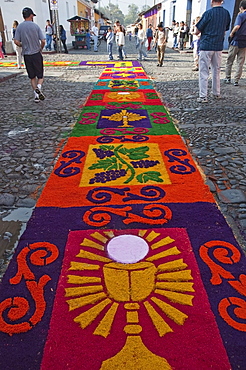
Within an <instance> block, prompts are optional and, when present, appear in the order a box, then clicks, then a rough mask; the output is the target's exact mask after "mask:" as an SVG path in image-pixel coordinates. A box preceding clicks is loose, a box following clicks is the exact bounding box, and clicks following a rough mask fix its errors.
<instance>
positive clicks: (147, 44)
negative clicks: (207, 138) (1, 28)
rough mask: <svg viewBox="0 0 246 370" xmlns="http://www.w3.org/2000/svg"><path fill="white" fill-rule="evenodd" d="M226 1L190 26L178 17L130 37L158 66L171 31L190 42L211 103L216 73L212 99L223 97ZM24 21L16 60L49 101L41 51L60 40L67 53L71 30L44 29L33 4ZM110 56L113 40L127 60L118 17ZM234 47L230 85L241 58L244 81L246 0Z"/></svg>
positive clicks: (93, 33) (94, 32)
mask: <svg viewBox="0 0 246 370" xmlns="http://www.w3.org/2000/svg"><path fill="white" fill-rule="evenodd" d="M222 4H223V1H222V0H211V9H209V10H207V11H205V12H204V13H203V15H202V16H201V17H200V16H198V17H197V18H196V19H195V20H194V21H193V22H192V25H191V27H190V28H189V27H188V25H187V24H186V23H185V22H180V23H179V22H176V21H173V22H172V25H171V26H170V27H164V26H163V23H159V24H158V26H157V28H156V29H154V28H153V27H152V25H151V24H150V25H149V26H148V28H147V30H146V31H144V29H143V25H142V24H141V23H139V24H137V25H136V27H135V29H134V32H133V33H132V32H130V33H129V35H128V36H129V41H130V42H131V41H132V38H133V37H134V38H135V46H136V50H137V53H138V58H137V59H138V60H140V61H141V60H144V59H146V58H147V57H148V52H150V51H151V50H155V51H156V53H157V60H158V64H157V66H158V67H162V65H163V61H164V54H165V49H166V45H167V41H168V37H169V32H172V37H173V40H172V48H173V49H176V48H179V49H180V50H183V49H184V48H185V47H186V46H187V43H188V42H189V48H191V49H193V55H194V65H193V70H194V71H199V98H198V99H197V101H198V102H200V103H207V102H208V99H207V96H208V78H209V73H210V70H211V73H212V97H213V98H214V99H220V98H221V96H220V67H221V60H222V50H223V45H224V37H225V32H226V31H228V30H229V28H230V24H231V16H230V14H229V12H228V11H227V10H226V9H224V8H223V6H222ZM22 15H23V18H24V22H22V23H20V24H18V22H17V21H14V23H13V28H12V32H13V41H14V44H15V46H16V55H17V64H18V68H21V65H22V57H23V58H24V62H25V66H26V69H27V73H28V77H29V79H30V81H31V86H32V88H33V91H34V100H35V101H36V102H39V101H40V100H44V99H45V96H44V94H43V92H42V84H43V57H42V50H43V48H46V50H51V44H52V40H53V46H54V48H55V49H56V43H57V39H58V38H59V39H60V40H61V42H62V44H63V48H64V51H65V53H68V50H67V46H66V31H65V29H64V27H63V26H62V25H60V26H59V35H58V38H57V35H56V34H55V32H54V29H53V25H52V24H51V22H50V21H49V20H47V22H46V26H45V36H44V33H43V31H42V30H41V28H40V27H39V26H38V25H37V24H35V23H34V22H33V17H34V16H35V14H34V12H33V11H32V9H31V8H27V7H26V8H24V9H23V12H22ZM98 33H99V30H98V26H97V22H95V24H94V25H93V27H92V29H91V30H89V29H87V30H86V45H87V47H88V49H90V40H91V37H93V39H94V51H95V52H96V51H98V49H97V47H98V46H97V41H98ZM105 37H106V42H107V52H108V59H109V60H113V59H114V57H113V43H114V42H115V43H116V45H117V52H118V56H117V58H118V59H120V60H123V59H125V58H127V54H126V50H125V48H124V46H125V41H126V30H125V28H124V26H123V25H121V24H120V22H119V21H116V22H115V24H114V26H113V27H108V30H107V33H106V36H105ZM229 41H230V46H229V50H228V58H227V62H226V76H225V83H226V84H229V83H231V72H232V66H233V63H234V61H235V59H236V58H237V66H236V73H235V78H234V86H238V85H239V80H240V78H241V76H242V72H243V65H244V62H245V58H246V0H242V1H241V2H240V4H239V13H238V15H237V17H236V20H235V24H234V27H233V28H232V30H231V32H230V40H229ZM0 58H4V52H3V44H2V39H1V38H0Z"/></svg>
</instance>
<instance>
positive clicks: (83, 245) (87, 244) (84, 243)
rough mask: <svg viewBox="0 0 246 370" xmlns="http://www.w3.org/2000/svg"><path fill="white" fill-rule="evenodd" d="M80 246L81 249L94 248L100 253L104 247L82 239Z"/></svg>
mask: <svg viewBox="0 0 246 370" xmlns="http://www.w3.org/2000/svg"><path fill="white" fill-rule="evenodd" d="M80 245H81V247H90V248H95V249H98V250H100V251H103V250H104V245H101V244H98V243H95V242H94V241H93V240H90V239H87V238H84V240H83V242H82V243H81V244H80Z"/></svg>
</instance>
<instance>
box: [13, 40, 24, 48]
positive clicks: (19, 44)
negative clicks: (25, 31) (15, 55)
mask: <svg viewBox="0 0 246 370" xmlns="http://www.w3.org/2000/svg"><path fill="white" fill-rule="evenodd" d="M14 43H15V45H17V46H20V47H21V46H22V44H21V42H20V41H19V40H16V39H14Z"/></svg>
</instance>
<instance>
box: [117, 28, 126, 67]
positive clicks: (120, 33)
mask: <svg viewBox="0 0 246 370" xmlns="http://www.w3.org/2000/svg"><path fill="white" fill-rule="evenodd" d="M124 45H125V35H124V31H123V27H122V26H119V30H118V51H119V57H120V60H123V59H124V58H123V53H122V49H123V46H124Z"/></svg>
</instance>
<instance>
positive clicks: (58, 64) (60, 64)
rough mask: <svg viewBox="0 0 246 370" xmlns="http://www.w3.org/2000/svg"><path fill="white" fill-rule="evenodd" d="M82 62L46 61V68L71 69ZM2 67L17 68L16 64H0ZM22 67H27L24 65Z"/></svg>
mask: <svg viewBox="0 0 246 370" xmlns="http://www.w3.org/2000/svg"><path fill="white" fill-rule="evenodd" d="M79 64H80V62H73V61H57V62H48V61H44V67H69V66H78V65H79ZM0 67H15V68H16V67H17V63H16V62H7V61H6V62H0ZM22 67H25V65H24V64H23V63H22Z"/></svg>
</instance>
